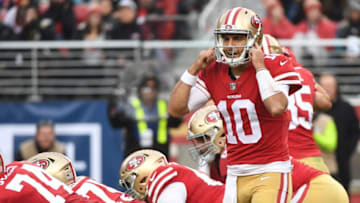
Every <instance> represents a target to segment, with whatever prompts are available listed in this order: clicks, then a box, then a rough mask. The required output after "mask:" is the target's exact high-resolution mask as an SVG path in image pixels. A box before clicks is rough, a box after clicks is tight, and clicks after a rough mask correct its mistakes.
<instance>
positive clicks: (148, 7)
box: [0, 0, 207, 40]
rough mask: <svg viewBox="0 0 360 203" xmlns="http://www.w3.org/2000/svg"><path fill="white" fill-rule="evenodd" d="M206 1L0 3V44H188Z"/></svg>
mask: <svg viewBox="0 0 360 203" xmlns="http://www.w3.org/2000/svg"><path fill="white" fill-rule="evenodd" d="M206 2H207V0H202V1H191V0H190V1H189V0H177V1H173V0H1V1H0V9H1V10H0V40H74V39H76V40H103V39H143V40H170V39H188V38H189V37H190V36H189V34H188V32H184V31H183V30H184V29H183V28H184V26H186V22H184V21H185V20H184V19H182V18H179V16H183V15H187V14H189V13H190V12H198V11H199V10H201V9H202V7H203V5H204V4H205V3H206Z"/></svg>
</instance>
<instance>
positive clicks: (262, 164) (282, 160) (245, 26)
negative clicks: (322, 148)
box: [168, 7, 301, 203]
mask: <svg viewBox="0 0 360 203" xmlns="http://www.w3.org/2000/svg"><path fill="white" fill-rule="evenodd" d="M262 36H263V30H262V23H261V19H260V17H259V16H258V15H256V13H255V12H253V11H252V10H250V9H246V8H241V7H237V8H233V9H230V10H228V11H226V12H225V13H224V14H223V15H222V16H221V17H220V19H219V20H218V23H217V29H216V30H215V41H216V44H215V47H214V48H210V49H209V50H207V51H202V52H200V54H199V56H198V57H197V59H196V60H195V62H194V63H193V65H192V66H191V67H190V68H189V69H188V70H187V71H185V73H184V74H183V75H182V77H181V79H180V81H179V82H178V83H177V84H176V86H175V88H174V89H173V92H172V94H171V96H170V100H169V108H168V111H169V113H170V114H172V115H174V116H182V115H184V114H186V113H188V112H189V111H193V110H195V109H197V108H199V107H201V106H203V104H204V103H206V102H207V101H208V100H210V99H212V100H213V101H214V103H215V105H216V106H217V108H218V109H219V111H220V113H221V117H222V120H223V126H224V130H225V134H226V148H227V179H226V190H225V197H224V202H226V203H233V202H256V203H258V202H267V203H268V202H289V201H290V197H291V178H290V171H291V164H290V159H289V151H288V147H287V135H288V126H289V116H288V114H287V112H286V109H287V104H288V99H287V97H288V95H291V94H292V93H294V92H296V91H297V90H298V89H300V88H301V82H300V79H299V77H298V74H297V73H296V72H295V70H294V69H293V66H292V64H291V63H290V62H289V59H288V58H286V57H285V56H282V55H271V54H270V55H264V54H263V52H262V50H261V43H262ZM263 176H265V177H267V176H271V177H272V178H271V180H272V181H271V183H269V182H268V181H266V182H265V181H261V178H262V177H263ZM244 184H245V185H247V187H241V186H240V185H244Z"/></svg>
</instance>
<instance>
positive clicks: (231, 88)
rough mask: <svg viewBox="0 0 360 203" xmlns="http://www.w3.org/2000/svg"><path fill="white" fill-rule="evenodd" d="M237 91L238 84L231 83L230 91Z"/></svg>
mask: <svg viewBox="0 0 360 203" xmlns="http://www.w3.org/2000/svg"><path fill="white" fill-rule="evenodd" d="M235 89H236V83H234V82H231V83H230V90H235Z"/></svg>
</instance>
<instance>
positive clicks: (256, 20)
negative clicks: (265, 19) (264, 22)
mask: <svg viewBox="0 0 360 203" xmlns="http://www.w3.org/2000/svg"><path fill="white" fill-rule="evenodd" d="M260 24H261V18H260V17H259V16H258V15H255V16H253V17H252V18H251V25H252V26H253V27H254V28H259V26H260Z"/></svg>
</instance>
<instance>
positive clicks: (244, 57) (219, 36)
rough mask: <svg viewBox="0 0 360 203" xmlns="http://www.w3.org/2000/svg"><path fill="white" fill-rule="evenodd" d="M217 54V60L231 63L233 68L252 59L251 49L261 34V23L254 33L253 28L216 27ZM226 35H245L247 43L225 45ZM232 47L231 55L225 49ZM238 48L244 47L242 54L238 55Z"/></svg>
mask: <svg viewBox="0 0 360 203" xmlns="http://www.w3.org/2000/svg"><path fill="white" fill-rule="evenodd" d="M214 33H215V55H216V61H217V62H220V63H224V64H227V65H229V66H230V67H231V68H234V67H237V66H239V65H241V64H245V63H248V62H249V61H250V57H249V51H250V49H251V48H252V47H253V46H254V44H255V41H256V39H257V38H258V37H259V36H260V34H261V23H260V24H259V28H258V29H257V32H256V33H255V35H254V33H252V31H251V30H243V29H222V28H221V29H216V30H215V32H214ZM224 35H245V36H246V43H245V45H243V46H224ZM229 48H230V49H232V54H231V56H227V55H226V53H225V51H224V49H229ZM237 49H242V51H241V54H240V56H238V57H236V56H235V55H234V53H235V52H236V50H237Z"/></svg>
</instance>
